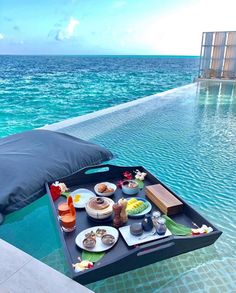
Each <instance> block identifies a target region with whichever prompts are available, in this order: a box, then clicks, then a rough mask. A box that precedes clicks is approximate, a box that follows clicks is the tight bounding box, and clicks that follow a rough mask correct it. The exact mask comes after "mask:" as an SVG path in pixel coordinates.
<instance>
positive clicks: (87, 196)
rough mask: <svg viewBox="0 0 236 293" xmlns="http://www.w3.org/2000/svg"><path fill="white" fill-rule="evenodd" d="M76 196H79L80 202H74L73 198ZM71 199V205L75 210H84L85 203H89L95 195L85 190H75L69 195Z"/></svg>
mask: <svg viewBox="0 0 236 293" xmlns="http://www.w3.org/2000/svg"><path fill="white" fill-rule="evenodd" d="M76 194H80V195H81V197H80V200H79V201H78V202H74V197H75V196H76ZM70 195H71V197H72V199H73V205H74V207H75V208H78V209H81V208H85V205H86V203H87V202H88V201H89V199H90V198H91V197H93V196H95V194H94V193H93V192H92V191H91V190H89V189H86V188H79V189H76V190H75V191H73V192H71V193H70Z"/></svg>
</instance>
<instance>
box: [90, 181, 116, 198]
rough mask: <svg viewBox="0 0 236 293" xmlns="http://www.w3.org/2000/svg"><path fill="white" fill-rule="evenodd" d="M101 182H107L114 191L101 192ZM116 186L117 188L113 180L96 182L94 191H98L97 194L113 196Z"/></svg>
mask: <svg viewBox="0 0 236 293" xmlns="http://www.w3.org/2000/svg"><path fill="white" fill-rule="evenodd" d="M100 184H106V186H107V187H108V188H112V189H113V190H114V191H112V192H99V191H98V186H99V185H100ZM116 188H117V187H116V185H115V184H113V183H111V182H100V183H98V184H96V185H95V186H94V191H95V192H96V194H97V195H100V196H111V195H112V194H114V193H115V191H116Z"/></svg>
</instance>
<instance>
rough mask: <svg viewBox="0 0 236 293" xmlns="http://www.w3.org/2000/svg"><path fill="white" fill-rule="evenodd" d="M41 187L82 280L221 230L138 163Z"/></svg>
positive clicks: (166, 254)
mask: <svg viewBox="0 0 236 293" xmlns="http://www.w3.org/2000/svg"><path fill="white" fill-rule="evenodd" d="M104 167H105V169H106V171H104ZM45 186H46V189H47V194H48V197H49V199H50V205H51V211H52V213H53V215H54V219H55V223H56V227H57V228H58V233H59V236H60V239H61V242H62V246H63V250H64V253H65V256H66V259H67V263H68V269H69V271H70V274H71V278H72V279H74V280H76V281H78V282H79V283H81V284H88V283H92V282H95V281H98V280H101V279H105V278H107V277H110V276H113V275H116V274H120V273H124V272H127V271H130V270H133V269H137V268H140V267H143V266H146V265H149V264H151V263H155V262H157V261H161V260H164V259H168V258H171V257H174V256H176V255H179V254H183V253H186V252H189V251H192V250H195V249H199V248H202V247H205V246H208V245H211V244H213V243H214V242H215V241H216V240H217V239H218V237H219V236H220V235H221V233H222V232H221V231H219V230H218V229H217V228H216V227H215V226H214V225H213V224H212V223H210V222H209V221H208V220H207V219H206V218H205V217H203V216H201V215H200V214H199V213H198V212H197V211H196V210H195V209H193V208H192V207H191V206H190V205H189V204H188V203H187V202H185V201H184V200H183V199H182V198H180V197H179V196H178V195H177V194H175V193H174V192H173V191H172V190H170V189H169V188H168V187H167V186H166V185H165V184H163V183H162V182H160V180H159V179H158V178H156V177H155V176H154V175H153V174H151V173H150V172H149V171H148V170H146V169H145V168H144V167H142V166H128V167H123V166H114V165H109V164H105V165H99V166H92V167H88V168H84V169H82V170H79V171H78V172H76V173H73V174H72V175H70V176H67V177H64V178H61V179H59V180H58V181H56V182H47V183H46V184H45ZM189 192H191V190H190V191H189Z"/></svg>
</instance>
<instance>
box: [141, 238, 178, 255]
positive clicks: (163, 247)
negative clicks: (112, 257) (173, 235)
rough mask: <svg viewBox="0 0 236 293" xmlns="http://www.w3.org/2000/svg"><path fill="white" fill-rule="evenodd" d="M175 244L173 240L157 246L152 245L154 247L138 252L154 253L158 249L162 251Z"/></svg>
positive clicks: (144, 253)
mask: <svg viewBox="0 0 236 293" xmlns="http://www.w3.org/2000/svg"><path fill="white" fill-rule="evenodd" d="M174 245H175V243H174V242H173V241H172V242H169V243H167V244H163V245H158V246H155V247H152V248H147V249H144V250H142V251H140V252H138V253H137V256H144V255H146V254H149V253H152V252H158V251H161V250H164V249H168V248H171V247H172V246H174Z"/></svg>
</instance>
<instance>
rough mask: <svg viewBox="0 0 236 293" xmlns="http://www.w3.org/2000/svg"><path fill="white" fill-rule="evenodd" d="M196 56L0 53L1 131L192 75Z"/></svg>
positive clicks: (58, 118)
mask: <svg viewBox="0 0 236 293" xmlns="http://www.w3.org/2000/svg"><path fill="white" fill-rule="evenodd" d="M198 65H199V58H198V57H189V56H181V57H176V56H3V55H2V56H0V103H1V110H0V137H3V136H7V135H9V134H13V133H17V132H21V131H24V130H29V129H33V128H37V127H41V126H44V125H45V124H50V123H55V122H59V121H61V120H64V119H67V118H71V117H76V116H80V115H83V114H86V113H90V112H94V111H97V110H100V109H104V108H107V107H110V106H114V105H117V104H121V103H125V102H128V101H131V100H134V99H138V98H140V97H144V96H148V95H151V94H154V93H158V92H162V91H165V90H168V89H171V88H175V87H178V86H181V85H184V84H188V83H190V82H192V81H193V79H194V77H196V76H197V72H198Z"/></svg>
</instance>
